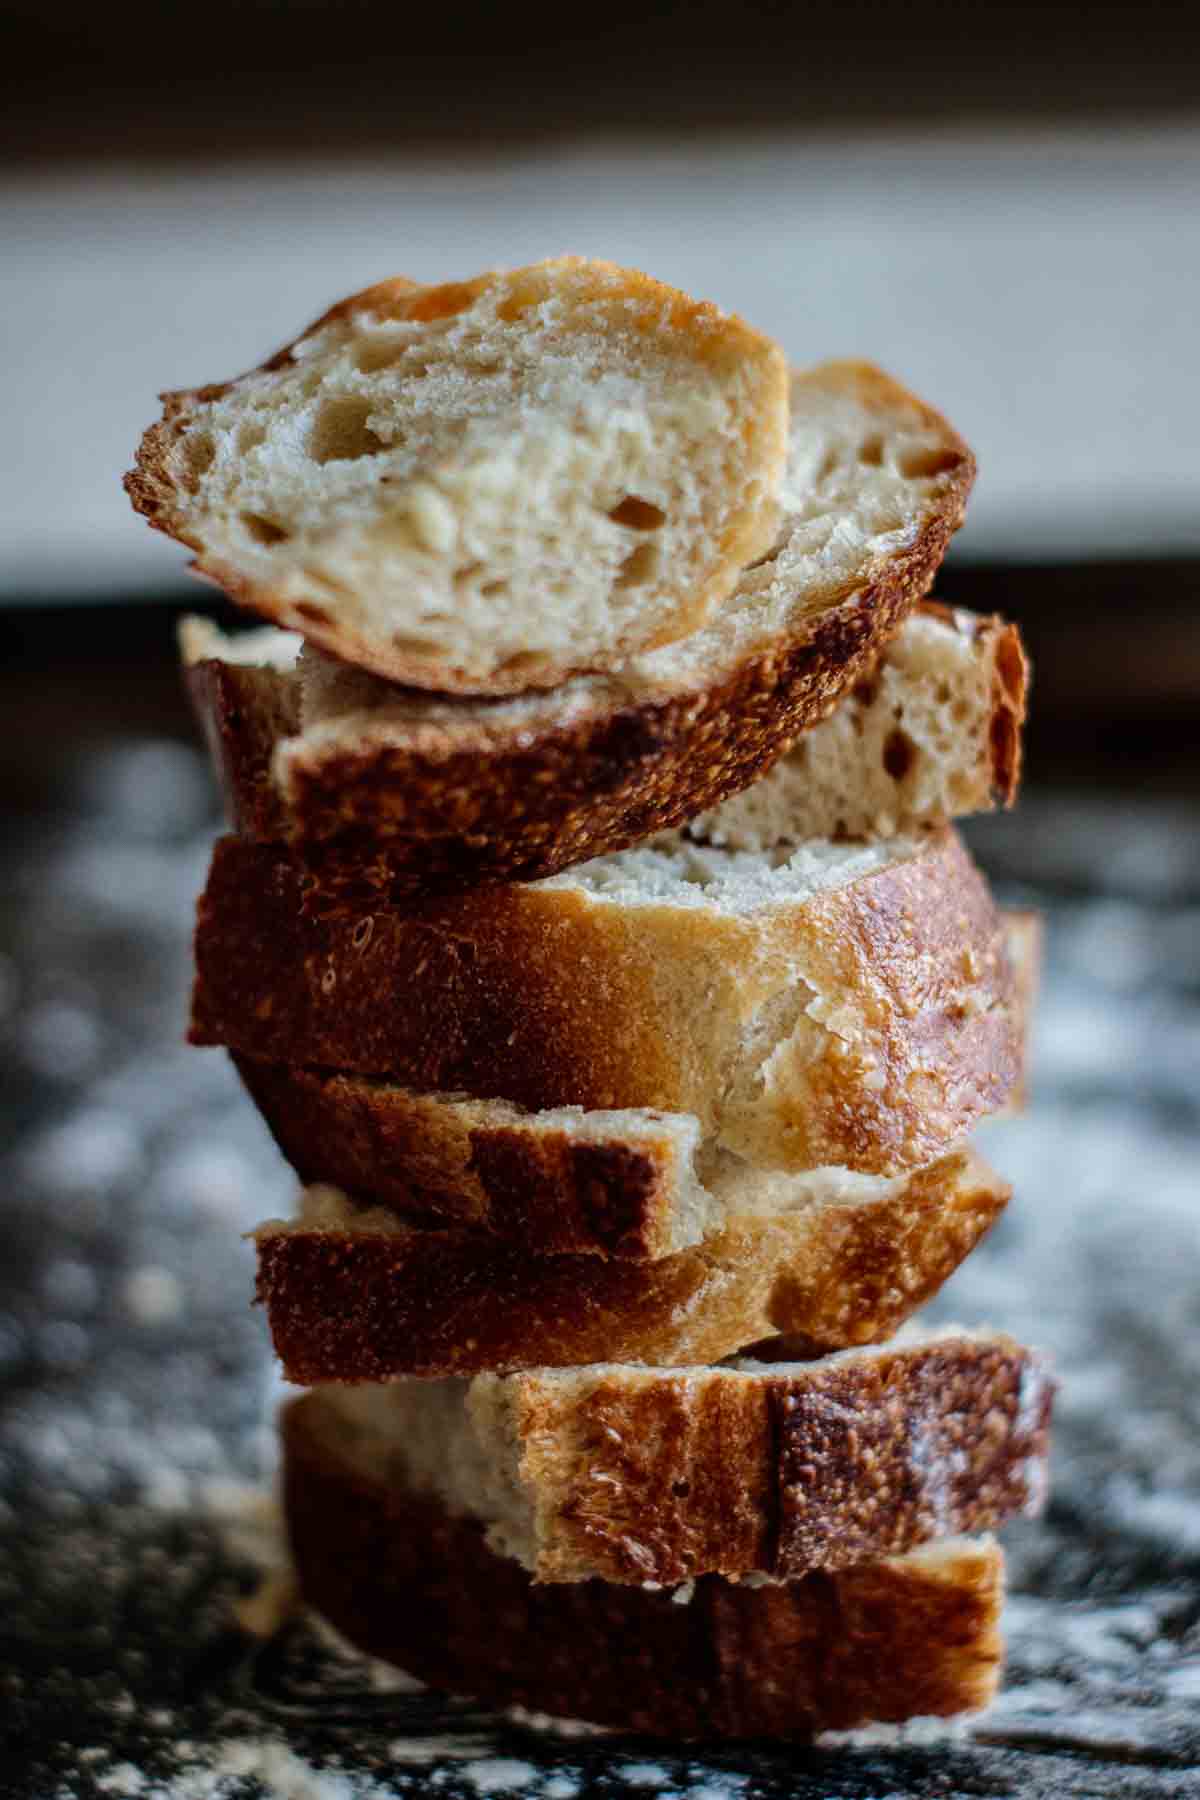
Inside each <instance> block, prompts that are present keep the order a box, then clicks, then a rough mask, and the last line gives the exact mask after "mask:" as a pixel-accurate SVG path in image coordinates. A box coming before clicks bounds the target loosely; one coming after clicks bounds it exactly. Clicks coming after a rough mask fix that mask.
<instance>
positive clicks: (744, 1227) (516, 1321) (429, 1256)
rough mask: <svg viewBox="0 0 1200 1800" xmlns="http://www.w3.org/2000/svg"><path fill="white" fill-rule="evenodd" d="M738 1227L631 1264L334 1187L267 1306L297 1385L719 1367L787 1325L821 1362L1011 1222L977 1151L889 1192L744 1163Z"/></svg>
mask: <svg viewBox="0 0 1200 1800" xmlns="http://www.w3.org/2000/svg"><path fill="white" fill-rule="evenodd" d="M719 1193H720V1197H722V1198H723V1199H724V1202H725V1208H726V1217H725V1221H724V1223H723V1225H722V1227H721V1229H720V1230H718V1231H715V1232H712V1233H711V1234H710V1235H709V1236H708V1237H707V1238H705V1239H704V1240H703V1242H701V1243H699V1244H695V1245H692V1246H690V1247H689V1248H688V1249H685V1250H681V1251H679V1252H677V1253H676V1254H675V1255H674V1256H666V1257H660V1258H659V1259H658V1260H657V1261H655V1262H630V1261H622V1260H620V1259H618V1258H605V1257H599V1256H537V1255H532V1254H531V1253H530V1251H529V1249H528V1247H527V1246H526V1245H524V1244H521V1243H510V1242H508V1241H506V1240H503V1239H496V1238H488V1237H486V1236H484V1235H483V1234H481V1233H477V1232H472V1231H470V1230H458V1231H448V1230H422V1229H418V1228H414V1227H412V1226H408V1225H405V1224H403V1223H402V1222H401V1221H400V1220H398V1219H397V1217H396V1215H395V1213H393V1212H390V1211H387V1210H385V1209H383V1208H379V1207H375V1208H369V1209H368V1208H362V1207H359V1206H357V1205H356V1204H355V1203H354V1202H353V1201H352V1200H350V1199H348V1198H347V1196H346V1195H344V1194H341V1193H339V1192H338V1191H337V1190H336V1189H333V1188H309V1189H307V1190H306V1191H305V1192H304V1194H303V1195H302V1197H301V1205H300V1213H299V1218H298V1219H297V1220H295V1221H293V1222H289V1221H284V1220H279V1219H274V1220H269V1221H268V1222H267V1223H265V1224H264V1225H262V1226H260V1227H259V1229H258V1231H257V1232H256V1233H255V1239H256V1243H257V1250H258V1298H259V1300H260V1301H261V1302H262V1304H263V1305H264V1306H265V1307H266V1310H267V1321H268V1324H269V1326H270V1330H271V1336H272V1338H273V1340H274V1344H275V1349H276V1352H277V1354H278V1356H279V1358H280V1361H281V1362H282V1364H283V1369H284V1374H285V1375H286V1377H287V1379H288V1380H289V1381H294V1382H298V1383H299V1384H301V1385H302V1386H312V1385H315V1384H316V1383H318V1382H326V1381H338V1382H362V1381H387V1380H390V1379H392V1378H393V1377H395V1376H398V1375H420V1376H427V1377H428V1376H441V1375H476V1374H480V1373H483V1372H486V1371H499V1372H505V1371H508V1370H513V1369H528V1368H533V1367H539V1366H544V1367H552V1368H565V1367H569V1366H571V1365H573V1364H576V1363H589V1362H636V1363H647V1364H651V1365H654V1366H656V1367H661V1366H664V1365H672V1364H679V1363H709V1362H719V1361H720V1360H721V1359H722V1358H723V1357H726V1356H731V1355H733V1354H734V1353H735V1352H737V1351H738V1350H742V1349H744V1348H745V1346H746V1345H747V1344H754V1343H757V1342H758V1341H759V1340H760V1339H762V1338H768V1337H773V1336H775V1335H777V1334H778V1333H786V1334H788V1335H789V1336H793V1337H795V1338H798V1339H803V1340H804V1343H805V1346H806V1348H807V1349H811V1350H812V1351H814V1352H818V1351H822V1350H839V1349H843V1348H845V1347H847V1346H849V1345H854V1344H867V1343H873V1342H879V1341H881V1340H882V1339H884V1338H886V1337H888V1336H889V1335H890V1334H891V1333H892V1332H893V1331H895V1330H896V1328H897V1326H899V1325H901V1324H903V1322H904V1321H905V1319H907V1318H909V1317H910V1316H911V1315H912V1314H913V1313H914V1312H916V1311H917V1309H918V1308H919V1307H921V1306H923V1305H924V1304H925V1302H926V1301H927V1300H929V1299H930V1298H931V1297H932V1296H933V1295H934V1294H936V1292H937V1291H938V1289H939V1288H940V1287H941V1285H942V1283H943V1282H944V1281H945V1280H946V1279H947V1277H948V1276H950V1275H951V1274H952V1273H953V1272H954V1270H955V1269H956V1268H957V1267H958V1265H959V1263H960V1262H962V1260H963V1258H964V1257H965V1256H966V1255H968V1253H969V1252H970V1251H971V1250H972V1249H973V1248H974V1247H975V1245H976V1244H977V1243H978V1242H979V1240H980V1239H981V1238H982V1237H983V1235H984V1233H985V1232H986V1231H987V1229H988V1227H989V1226H990V1225H991V1224H992V1223H993V1222H994V1220H995V1219H996V1218H997V1217H998V1216H999V1214H1000V1213H1001V1212H1002V1211H1003V1209H1004V1207H1005V1205H1006V1203H1007V1200H1008V1194H1009V1190H1008V1188H1007V1186H1006V1185H1005V1183H1003V1182H1002V1181H1001V1180H1000V1179H999V1177H998V1176H997V1175H996V1174H995V1173H994V1172H993V1171H992V1170H991V1169H990V1168H988V1166H987V1164H986V1163H984V1162H983V1161H982V1159H981V1158H979V1157H978V1156H976V1155H975V1154H974V1153H973V1152H972V1151H969V1150H959V1151H955V1152H953V1153H952V1154H950V1155H948V1156H945V1157H943V1158H941V1160H940V1161H938V1162H936V1163H933V1164H931V1165H930V1166H929V1167H927V1168H924V1169H921V1170H918V1171H917V1172H916V1173H914V1174H910V1175H906V1176H902V1177H896V1178H894V1179H892V1180H891V1181H884V1180H880V1179H878V1178H872V1177H868V1176H861V1175H860V1176H854V1175H851V1174H848V1173H847V1172H846V1171H845V1170H836V1169H834V1170H829V1169H826V1170H822V1171H820V1172H819V1173H814V1174H812V1175H809V1176H791V1177H775V1178H774V1179H772V1178H771V1177H769V1176H765V1175H764V1174H763V1173H762V1172H761V1171H746V1170H744V1169H742V1170H739V1169H738V1168H737V1166H736V1165H734V1166H733V1167H731V1168H730V1170H729V1173H728V1176H727V1177H726V1181H725V1183H723V1184H722V1185H721V1187H720V1189H719Z"/></svg>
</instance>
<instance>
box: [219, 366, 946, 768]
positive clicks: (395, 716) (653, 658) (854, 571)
mask: <svg viewBox="0 0 1200 1800" xmlns="http://www.w3.org/2000/svg"><path fill="white" fill-rule="evenodd" d="M948 455H949V452H948V451H947V449H946V443H945V438H944V434H941V433H939V432H938V431H937V430H935V429H934V428H933V426H931V424H930V422H929V420H928V418H927V416H926V415H925V414H924V413H923V412H922V411H921V409H920V408H919V407H917V405H916V404H915V403H914V402H912V401H910V400H908V399H907V397H899V396H898V395H897V396H896V397H894V398H893V399H892V401H891V402H890V404H889V409H888V411H887V412H886V414H885V415H883V416H881V414H880V411H879V408H878V403H877V400H876V398H875V396H874V394H873V391H871V390H867V389H864V387H863V385H862V383H861V382H860V381H859V379H858V378H857V370H856V368H855V367H854V366H853V365H843V364H830V365H828V366H826V367H824V368H820V369H816V370H814V371H811V372H810V373H808V374H806V375H799V376H796V377H794V379H793V382H792V407H791V431H790V448H789V455H788V470H787V476H786V480H785V486H784V502H783V503H784V516H783V519H782V523H781V527H780V531H779V536H778V539H777V541H776V544H775V547H774V549H773V550H772V551H771V553H770V554H769V555H768V556H766V557H765V558H764V559H763V560H762V561H761V562H760V563H758V564H757V565H756V566H754V567H753V568H747V569H744V570H743V571H742V574H741V576H740V577H739V579H738V582H737V586H736V588H735V590H734V592H733V593H732V594H730V596H729V597H728V598H727V599H726V600H725V602H724V603H723V604H722V606H721V608H720V610H719V611H718V613H717V614H716V615H715V617H714V619H713V620H712V621H711V622H710V623H709V624H708V625H707V626H705V627H703V628H702V629H700V630H697V631H694V632H692V633H691V634H690V635H688V636H687V637H685V638H681V639H679V641H678V642H676V643H674V644H671V645H668V646H666V647H665V648H663V649H660V650H654V651H650V652H647V653H645V654H643V655H640V656H635V657H631V658H629V659H628V660H626V661H624V662H623V663H621V664H620V666H618V667H617V668H615V669H613V670H612V671H611V672H609V673H606V674H603V675H577V676H574V677H572V678H571V679H570V680H568V681H565V682H563V684H562V685H561V686H559V687H557V688H555V689H554V690H553V691H552V692H551V693H548V694H547V693H530V694H521V695H517V696H515V697H513V698H509V699H495V700H486V699H478V700H473V701H463V700H452V699H445V698H441V697H438V696H436V695H424V694H418V693H414V692H411V691H408V690H405V689H403V688H399V687H397V686H395V684H393V683H391V682H387V681H381V680H379V679H378V678H377V677H376V676H373V675H371V674H368V673H367V672H366V671H364V670H362V669H358V668H355V667H354V666H352V665H350V664H348V663H344V662H340V661H337V660H335V659H334V658H332V657H329V656H325V655H323V654H322V653H321V652H320V651H317V650H314V649H313V648H312V647H311V646H308V647H306V648H305V651H304V653H303V655H302V656H301V657H300V661H299V665H298V670H297V679H298V680H299V681H300V686H301V696H300V718H301V731H300V733H299V734H297V735H296V736H295V737H292V738H288V739H284V740H283V741H282V742H280V743H279V744H278V745H277V746H276V749H275V755H274V762H273V773H274V776H275V778H276V780H277V781H278V782H279V783H280V784H281V786H282V787H283V788H284V789H285V790H286V786H287V778H288V770H289V766H290V765H291V763H292V762H293V761H302V760H303V759H304V758H305V757H309V756H313V755H317V754H319V753H321V752H322V751H333V750H335V749H337V748H340V747H345V748H347V749H349V748H355V749H360V750H361V749H368V748H369V747H370V746H371V745H372V744H384V743H386V742H387V741H388V740H389V737H391V736H393V735H394V734H400V735H401V736H402V737H403V738H404V739H405V741H410V740H412V739H413V738H414V736H415V737H416V739H417V741H418V742H421V731H422V728H423V727H428V728H429V729H430V734H431V736H430V739H429V741H428V748H429V750H430V753H431V754H435V755H436V754H438V753H439V752H440V753H441V754H446V753H447V746H446V743H445V740H444V738H442V736H441V734H442V733H443V732H446V731H448V732H452V733H459V732H463V733H469V734H470V738H471V741H473V742H475V741H477V742H479V743H481V744H482V745H486V744H488V743H504V742H508V741H511V738H512V735H513V734H514V732H517V731H522V730H538V729H543V730H552V729H553V728H554V727H556V726H560V727H566V726H568V725H571V724H574V723H576V722H578V721H579V720H581V719H584V718H588V717H599V716H601V715H603V714H605V713H608V712H611V711H613V710H614V709H616V708H619V707H622V706H630V705H637V704H638V703H639V702H643V701H652V700H654V699H656V698H663V697H666V696H668V695H672V694H681V693H687V692H693V691H703V690H705V689H706V688H709V687H711V686H713V685H715V684H717V683H719V682H720V681H722V680H723V679H726V678H727V677H728V676H729V675H730V674H731V673H732V672H733V670H734V669H736V668H737V667H738V665H739V664H740V663H741V662H743V661H744V660H747V659H750V658H752V657H754V656H755V655H758V654H764V653H766V652H768V651H770V650H771V649H772V648H773V647H774V646H776V645H777V644H778V643H779V642H780V641H786V640H787V639H788V637H789V636H794V635H797V634H802V633H803V630H804V628H805V626H806V622H807V621H808V620H809V619H810V618H811V619H813V620H814V621H815V620H816V619H817V618H818V617H819V616H820V614H821V613H822V612H823V611H824V610H825V609H826V608H827V607H829V606H832V605H833V604H835V603H837V602H839V601H842V600H844V599H845V598H846V596H847V594H848V593H851V592H853V589H854V587H855V585H856V583H860V582H865V581H866V580H867V579H868V577H869V575H870V573H871V571H872V570H873V569H874V568H875V567H876V566H877V564H879V563H880V562H881V561H886V559H887V558H888V556H889V555H892V554H894V553H895V552H896V551H897V550H898V549H900V548H902V547H903V546H904V545H905V544H907V543H908V542H910V541H911V540H912V539H913V537H914V536H915V534H916V532H917V530H918V527H919V524H920V521H921V520H922V519H923V518H924V517H925V516H926V515H927V514H928V513H929V511H930V510H931V509H932V507H933V506H934V504H935V503H936V501H937V500H938V498H939V495H940V494H941V492H942V491H943V489H944V487H945V485H946V482H947V480H948V479H949V475H948V472H947V468H946V458H947V456H948ZM922 469H924V470H925V472H924V473H922V472H921V470H922ZM207 644H208V649H207V652H206V654H208V655H219V656H222V657H223V658H225V659H226V660H236V661H242V660H251V659H250V658H249V657H243V655H242V652H241V651H240V649H239V640H238V639H237V638H234V639H223V638H221V637H220V635H219V634H217V633H216V632H214V631H212V629H211V628H209V633H208V635H207ZM197 659H198V654H197V652H193V655H192V660H197Z"/></svg>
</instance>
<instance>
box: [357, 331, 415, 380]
mask: <svg viewBox="0 0 1200 1800" xmlns="http://www.w3.org/2000/svg"><path fill="white" fill-rule="evenodd" d="M408 344H409V340H408V339H407V338H402V337H392V336H390V335H389V336H388V337H367V338H362V339H361V340H360V342H358V343H357V344H355V346H354V350H353V353H352V360H353V362H354V366H355V368H356V369H357V370H358V371H359V372H360V374H363V375H375V374H378V372H379V370H380V369H390V368H391V367H392V365H393V363H398V362H399V361H400V358H401V357H402V356H403V355H404V352H405V350H406V349H407V348H408Z"/></svg>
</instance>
